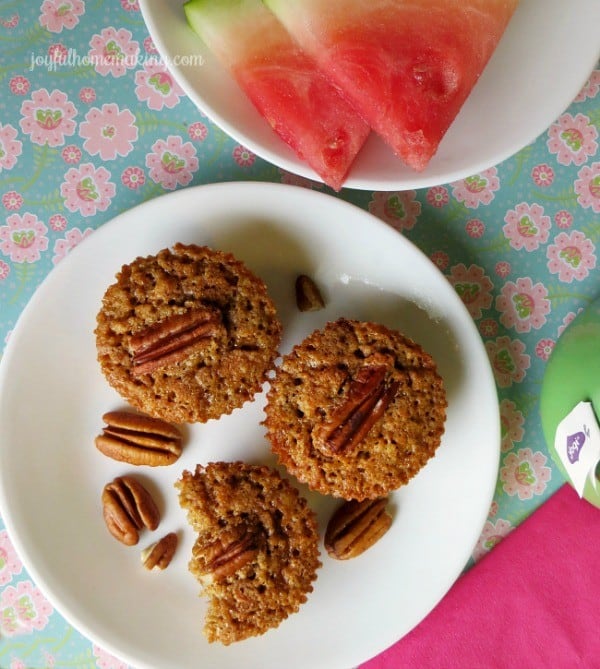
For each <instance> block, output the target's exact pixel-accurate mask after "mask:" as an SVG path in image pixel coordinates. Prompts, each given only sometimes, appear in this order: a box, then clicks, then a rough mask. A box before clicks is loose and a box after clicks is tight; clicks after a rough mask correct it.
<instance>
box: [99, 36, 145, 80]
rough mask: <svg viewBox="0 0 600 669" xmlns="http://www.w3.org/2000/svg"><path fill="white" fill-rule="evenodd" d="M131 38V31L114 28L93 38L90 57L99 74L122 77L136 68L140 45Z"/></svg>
mask: <svg viewBox="0 0 600 669" xmlns="http://www.w3.org/2000/svg"><path fill="white" fill-rule="evenodd" d="M131 37H132V35H131V33H130V32H129V30H125V28H120V29H119V30H116V29H115V28H113V27H110V28H104V29H103V30H102V32H101V33H100V34H99V35H94V36H93V37H92V39H91V40H90V46H91V47H92V48H91V49H90V51H89V53H88V56H89V58H90V61H91V62H92V63H93V64H94V69H95V70H96V72H98V74H101V75H102V76H103V77H105V76H107V75H108V74H110V75H112V76H113V77H122V76H124V75H125V74H126V73H127V70H133V69H134V68H135V67H136V65H137V61H138V56H139V52H140V45H139V43H138V42H136V41H135V40H133V39H131Z"/></svg>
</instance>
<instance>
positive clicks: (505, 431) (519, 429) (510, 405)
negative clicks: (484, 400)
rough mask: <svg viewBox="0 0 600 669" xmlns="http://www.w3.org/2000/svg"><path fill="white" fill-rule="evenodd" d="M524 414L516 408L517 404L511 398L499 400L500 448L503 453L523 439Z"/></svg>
mask: <svg viewBox="0 0 600 669" xmlns="http://www.w3.org/2000/svg"><path fill="white" fill-rule="evenodd" d="M524 422H525V416H523V414H522V412H521V411H519V410H518V409H517V405H516V404H515V403H514V402H512V401H511V400H502V402H500V434H501V435H502V445H501V449H502V452H503V453H506V452H507V451H510V449H511V448H512V447H513V446H514V445H515V444H516V443H517V442H520V441H522V440H523V435H524V434H525V430H523V423H524Z"/></svg>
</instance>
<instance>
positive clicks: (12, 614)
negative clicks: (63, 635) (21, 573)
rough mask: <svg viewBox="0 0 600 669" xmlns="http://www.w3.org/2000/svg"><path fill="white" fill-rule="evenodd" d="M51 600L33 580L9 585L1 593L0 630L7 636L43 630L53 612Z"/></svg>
mask: <svg viewBox="0 0 600 669" xmlns="http://www.w3.org/2000/svg"><path fill="white" fill-rule="evenodd" d="M53 611H54V610H53V608H52V605H51V604H50V602H49V601H48V600H47V599H46V598H45V597H44V595H43V594H42V593H41V592H40V590H38V588H36V587H35V585H33V583H32V582H31V581H20V582H19V583H17V585H16V587H13V586H12V585H9V586H8V587H7V588H5V589H4V590H3V591H2V593H1V594H0V632H2V633H4V634H5V635H6V636H16V635H18V634H30V633H31V632H33V631H34V630H43V629H44V627H46V625H47V624H48V622H49V618H50V616H51V615H52V613H53Z"/></svg>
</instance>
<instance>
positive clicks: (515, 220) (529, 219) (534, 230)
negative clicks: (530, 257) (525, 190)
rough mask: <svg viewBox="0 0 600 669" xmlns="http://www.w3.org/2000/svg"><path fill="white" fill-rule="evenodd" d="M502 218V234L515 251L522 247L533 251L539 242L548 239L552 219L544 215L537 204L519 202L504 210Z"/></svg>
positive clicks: (541, 208)
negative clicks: (504, 223)
mask: <svg viewBox="0 0 600 669" xmlns="http://www.w3.org/2000/svg"><path fill="white" fill-rule="evenodd" d="M504 220H505V221H506V225H505V226H504V227H503V228H502V229H503V230H504V235H505V237H506V238H507V239H508V240H510V245H511V246H512V247H513V249H516V250H517V251H519V250H520V249H523V248H524V249H525V250H526V251H535V250H536V249H537V248H538V247H539V245H540V244H543V243H545V242H547V241H548V235H549V232H548V231H549V230H550V226H551V225H552V221H551V220H550V217H549V216H545V215H544V209H543V207H541V206H540V205H539V204H532V205H529V204H526V203H525V202H521V204H518V205H517V206H516V207H515V208H514V209H510V210H509V211H507V212H506V216H505V217H504Z"/></svg>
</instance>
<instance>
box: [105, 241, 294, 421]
mask: <svg viewBox="0 0 600 669" xmlns="http://www.w3.org/2000/svg"><path fill="white" fill-rule="evenodd" d="M95 334H96V345H97V351H98V360H99V362H100V366H101V369H102V372H103V374H104V375H105V377H106V379H107V380H108V382H109V383H110V385H111V386H112V387H113V388H115V390H117V392H119V394H120V395H121V396H122V397H123V398H124V399H126V400H127V401H128V402H129V403H130V404H132V405H133V406H135V407H136V408H138V409H140V410H141V411H144V412H145V413H147V414H149V415H151V416H156V417H159V418H163V419H165V420H168V421H172V422H190V423H191V422H205V421H207V420H209V419H211V418H218V417H219V416H221V415H223V414H228V413H231V411H232V410H233V409H235V408H237V407H239V406H241V405H242V404H243V403H244V402H246V401H247V400H250V399H252V398H253V397H254V395H255V394H256V393H257V392H258V391H259V390H260V389H261V387H262V384H263V383H264V381H265V380H266V378H267V373H268V372H269V370H270V369H272V367H273V363H274V360H275V358H276V357H277V348H278V346H279V343H280V340H281V324H280V322H279V320H278V318H277V314H276V310H275V306H274V304H273V302H272V300H271V298H270V297H269V295H268V293H267V288H266V286H265V284H264V282H263V281H262V280H261V279H260V278H259V277H257V276H256V275H255V274H254V273H253V272H251V271H250V270H249V269H248V268H247V267H246V266H245V265H244V264H243V263H242V262H241V261H239V260H237V259H236V258H234V256H233V255H231V254H230V253H225V252H223V251H219V250H215V249H211V248H208V247H206V246H196V245H183V244H176V245H175V246H174V247H173V248H172V249H163V250H162V251H160V252H159V253H158V254H156V255H152V256H147V257H138V258H136V259H135V260H134V261H133V262H131V263H129V264H127V265H124V266H123V267H122V268H121V271H120V272H119V273H118V274H117V276H116V281H115V283H113V284H112V285H111V286H109V288H108V289H107V290H106V293H105V294H104V297H103V299H102V306H101V309H100V311H99V313H98V315H97V326H96V330H95Z"/></svg>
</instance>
